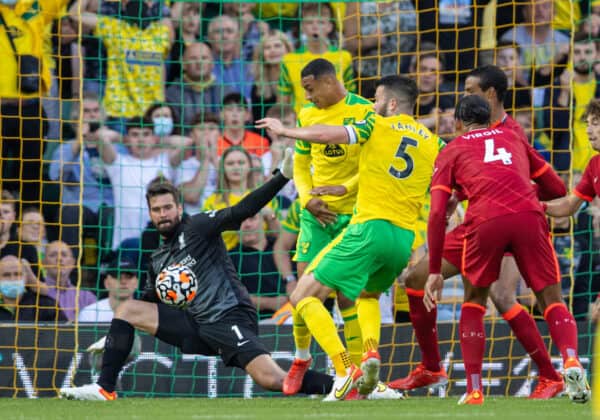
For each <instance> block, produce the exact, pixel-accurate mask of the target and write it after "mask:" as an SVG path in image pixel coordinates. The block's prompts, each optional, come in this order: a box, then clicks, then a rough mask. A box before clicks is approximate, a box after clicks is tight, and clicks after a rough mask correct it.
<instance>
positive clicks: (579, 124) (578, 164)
mask: <svg viewBox="0 0 600 420" xmlns="http://www.w3.org/2000/svg"><path fill="white" fill-rule="evenodd" d="M595 93H596V79H595V78H592V80H590V81H589V82H588V83H573V98H575V109H574V115H573V134H574V135H573V149H572V167H573V170H575V171H578V172H583V171H584V169H585V167H586V166H587V164H588V162H589V161H590V159H591V158H592V157H594V156H595V155H596V154H597V152H595V151H594V149H592V146H591V144H590V140H589V138H588V135H587V132H586V126H587V124H586V123H585V121H584V120H583V114H584V113H585V108H586V106H587V104H589V103H590V101H591V100H592V99H594V94H595Z"/></svg>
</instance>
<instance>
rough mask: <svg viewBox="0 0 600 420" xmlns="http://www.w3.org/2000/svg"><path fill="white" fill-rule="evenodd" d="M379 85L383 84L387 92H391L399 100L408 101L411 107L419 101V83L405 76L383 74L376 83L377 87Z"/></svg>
mask: <svg viewBox="0 0 600 420" xmlns="http://www.w3.org/2000/svg"><path fill="white" fill-rule="evenodd" d="M379 86H383V87H384V88H385V90H386V91H387V92H390V93H391V94H392V95H394V96H395V97H396V99H397V100H399V101H406V102H408V104H409V105H410V107H411V108H413V107H414V106H415V103H416V102H417V96H419V88H418V87H417V83H416V82H415V81H414V80H413V79H410V78H408V77H405V76H396V75H390V76H383V77H382V78H381V79H379V80H378V81H377V83H376V84H375V89H377V88H378V87H379Z"/></svg>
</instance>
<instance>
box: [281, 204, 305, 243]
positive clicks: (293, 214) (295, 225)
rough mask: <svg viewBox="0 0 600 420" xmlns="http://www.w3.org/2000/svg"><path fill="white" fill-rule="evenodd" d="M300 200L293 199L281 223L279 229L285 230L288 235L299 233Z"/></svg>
mask: <svg viewBox="0 0 600 420" xmlns="http://www.w3.org/2000/svg"><path fill="white" fill-rule="evenodd" d="M301 210H302V207H301V206H300V200H299V199H295V200H294V202H293V203H292V204H291V205H290V207H289V208H288V213H287V215H286V216H285V220H283V221H282V222H281V228H282V229H285V230H287V231H288V232H290V233H293V234H296V235H297V234H298V233H300V211H301Z"/></svg>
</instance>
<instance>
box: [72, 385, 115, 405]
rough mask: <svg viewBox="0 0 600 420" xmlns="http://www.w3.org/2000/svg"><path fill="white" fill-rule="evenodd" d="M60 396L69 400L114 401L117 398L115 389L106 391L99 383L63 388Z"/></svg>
mask: <svg viewBox="0 0 600 420" xmlns="http://www.w3.org/2000/svg"><path fill="white" fill-rule="evenodd" d="M60 398H66V399H67V400H86V401H113V400H116V399H117V393H116V392H115V391H113V392H108V391H105V390H104V389H103V388H102V387H101V386H100V385H98V384H89V385H83V386H77V387H73V388H61V390H60Z"/></svg>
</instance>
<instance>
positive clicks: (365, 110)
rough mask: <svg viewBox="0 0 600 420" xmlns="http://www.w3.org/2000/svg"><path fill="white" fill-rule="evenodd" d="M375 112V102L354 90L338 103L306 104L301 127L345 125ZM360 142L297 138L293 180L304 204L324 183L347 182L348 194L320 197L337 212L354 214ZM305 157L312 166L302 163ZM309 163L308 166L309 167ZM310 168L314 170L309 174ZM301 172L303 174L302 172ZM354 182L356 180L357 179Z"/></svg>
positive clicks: (301, 114) (301, 115)
mask: <svg viewBox="0 0 600 420" xmlns="http://www.w3.org/2000/svg"><path fill="white" fill-rule="evenodd" d="M372 112H373V104H372V103H371V102H370V101H368V100H366V99H365V98H363V97H361V96H358V95H356V94H354V93H349V94H347V95H346V97H345V98H344V99H343V100H342V101H340V102H338V103H337V104H335V105H332V106H330V107H329V108H326V109H319V108H317V107H315V106H314V105H312V104H308V105H306V106H305V107H304V108H302V111H300V114H299V116H298V125H299V126H301V127H304V126H310V125H315V124H328V125H345V124H352V123H353V122H355V121H361V120H364V119H365V118H366V117H367V116H368V115H369V114H370V113H372ZM359 156H360V146H359V145H348V144H312V143H309V142H305V141H300V140H298V141H297V142H296V156H295V158H294V182H295V184H296V188H297V190H298V194H299V197H300V203H301V205H302V207H304V206H306V203H307V202H308V201H309V200H310V198H312V197H311V196H310V194H309V191H310V190H311V189H312V188H314V187H320V186H324V185H346V186H347V189H348V193H347V194H346V195H343V196H340V197H338V196H331V195H325V196H321V197H319V198H320V199H322V200H323V201H325V202H326V203H327V204H328V206H329V209H330V210H331V211H333V212H335V213H340V214H351V213H352V209H353V207H354V203H355V201H356V188H349V187H348V184H349V183H352V182H353V179H356V177H357V176H358V160H359ZM304 158H307V159H309V160H310V162H309V165H306V166H301V162H304ZM307 166H308V167H307ZM307 171H309V172H310V171H312V175H311V173H307ZM300 172H301V173H300ZM354 182H355V181H354Z"/></svg>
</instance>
